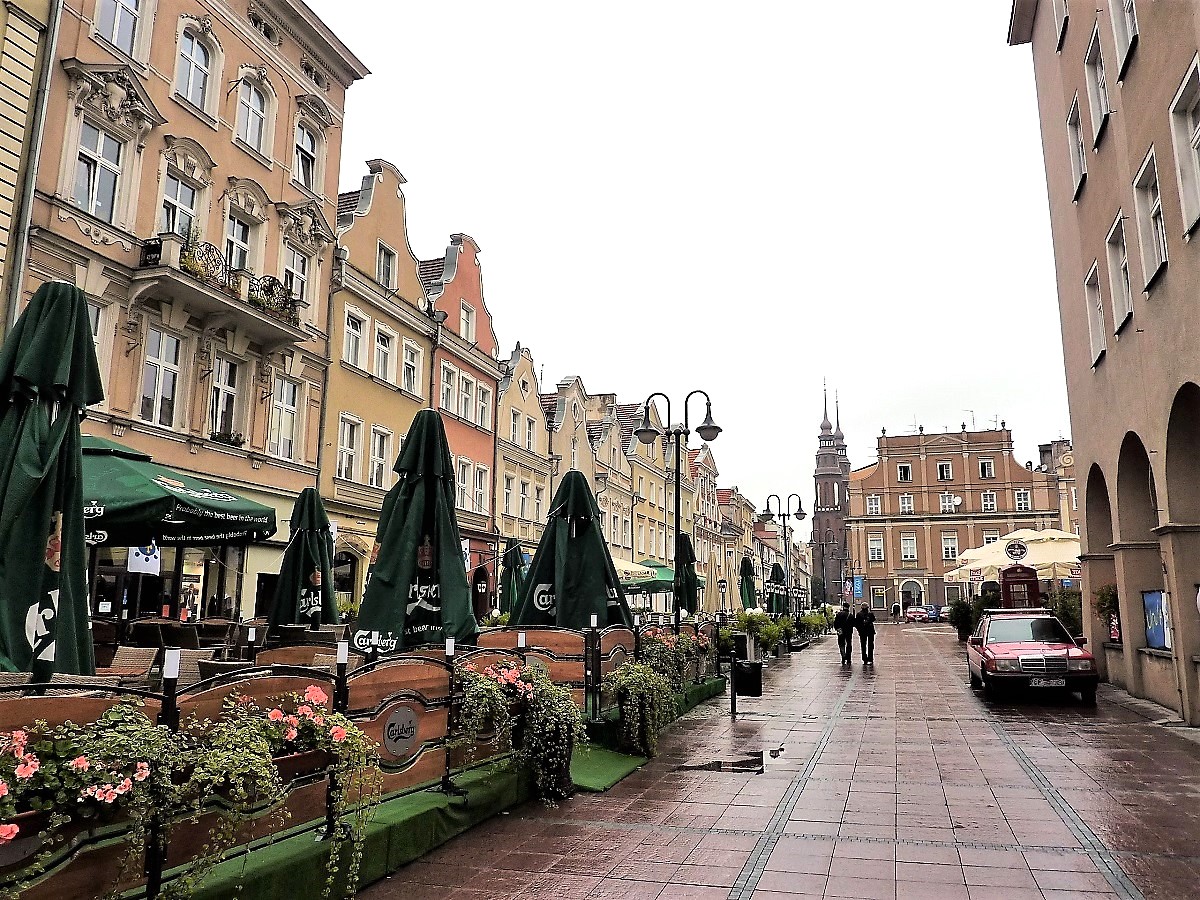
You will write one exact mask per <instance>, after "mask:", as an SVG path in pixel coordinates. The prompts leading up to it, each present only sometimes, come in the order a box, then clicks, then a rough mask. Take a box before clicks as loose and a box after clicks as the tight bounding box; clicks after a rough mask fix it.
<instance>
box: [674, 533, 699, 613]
mask: <svg viewBox="0 0 1200 900" xmlns="http://www.w3.org/2000/svg"><path fill="white" fill-rule="evenodd" d="M674 584H675V608H676V609H686V610H688V611H689V612H693V613H694V612H695V611H696V589H697V585H696V551H695V549H694V548H693V547H692V539H691V537H689V536H688V535H686V534H683V533H680V534H678V535H676V536H675V580H674Z"/></svg>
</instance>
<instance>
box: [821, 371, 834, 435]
mask: <svg viewBox="0 0 1200 900" xmlns="http://www.w3.org/2000/svg"><path fill="white" fill-rule="evenodd" d="M821 393H822V394H823V395H824V396H825V417H824V418H823V419H821V434H829V433H830V432H831V431H833V424H832V423H831V422H830V421H829V388H828V386H827V385H826V384H825V383H824V382H822V383H821Z"/></svg>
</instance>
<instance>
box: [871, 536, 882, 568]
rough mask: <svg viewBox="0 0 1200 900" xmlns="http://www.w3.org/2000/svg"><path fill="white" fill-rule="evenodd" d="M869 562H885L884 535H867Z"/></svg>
mask: <svg viewBox="0 0 1200 900" xmlns="http://www.w3.org/2000/svg"><path fill="white" fill-rule="evenodd" d="M867 562H883V535H882V534H868V535H867Z"/></svg>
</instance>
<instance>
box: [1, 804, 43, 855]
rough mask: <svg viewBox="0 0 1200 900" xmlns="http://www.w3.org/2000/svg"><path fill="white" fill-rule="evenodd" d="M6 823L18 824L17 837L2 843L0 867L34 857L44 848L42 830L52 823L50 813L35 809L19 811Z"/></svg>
mask: <svg viewBox="0 0 1200 900" xmlns="http://www.w3.org/2000/svg"><path fill="white" fill-rule="evenodd" d="M5 824H10V825H16V826H17V828H19V829H20V831H18V832H17V836H16V838H14V839H13V840H11V841H9V842H8V843H7V844H2V845H0V867H8V866H15V865H17V863H21V862H24V861H25V860H27V859H29V858H30V857H32V856H33V855H34V854H36V853H37V852H38V851H39V850H40V849H41V848H42V832H43V831H45V830H46V828H47V827H48V826H49V825H50V813H49V812H48V811H46V810H43V809H33V810H30V811H28V812H23V813H17V815H15V816H13V817H12V818H11V819H9V820H8V822H6V823H5Z"/></svg>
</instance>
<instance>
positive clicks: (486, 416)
mask: <svg viewBox="0 0 1200 900" xmlns="http://www.w3.org/2000/svg"><path fill="white" fill-rule="evenodd" d="M475 400H476V404H475V412H476V415H477V417H476V420H475V424H477V425H478V426H479V427H480V428H486V429H487V430H488V431H491V430H492V389H491V388H490V387H488V386H487V385H486V384H476V385H475Z"/></svg>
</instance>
